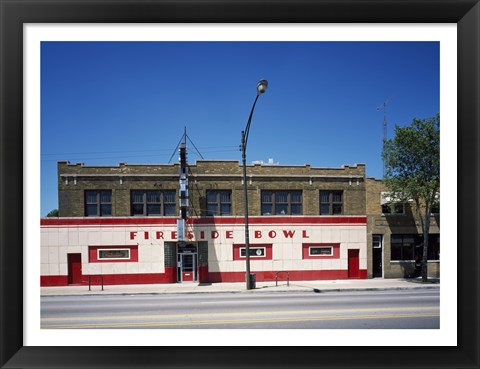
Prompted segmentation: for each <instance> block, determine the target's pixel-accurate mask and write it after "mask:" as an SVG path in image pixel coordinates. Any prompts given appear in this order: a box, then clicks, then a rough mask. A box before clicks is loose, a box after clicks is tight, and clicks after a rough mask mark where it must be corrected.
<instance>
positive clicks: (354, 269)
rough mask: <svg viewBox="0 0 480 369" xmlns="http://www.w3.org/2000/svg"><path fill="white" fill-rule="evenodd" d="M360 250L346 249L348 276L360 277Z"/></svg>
mask: <svg viewBox="0 0 480 369" xmlns="http://www.w3.org/2000/svg"><path fill="white" fill-rule="evenodd" d="M359 254H360V250H358V249H353V250H348V278H352V279H353V278H360V257H359Z"/></svg>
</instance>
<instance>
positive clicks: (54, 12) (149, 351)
mask: <svg viewBox="0 0 480 369" xmlns="http://www.w3.org/2000/svg"><path fill="white" fill-rule="evenodd" d="M0 16H1V18H0V21H1V41H0V42H1V75H0V92H1V93H0V97H1V101H0V114H1V122H0V140H1V141H0V227H1V228H0V263H1V264H0V278H1V279H0V288H1V290H0V294H1V295H0V308H1V311H0V366H1V367H2V368H479V365H480V359H479V349H478V348H479V347H480V342H479V336H480V330H479V322H480V320H479V311H480V306H479V293H478V287H479V279H480V278H479V276H480V274H479V270H480V260H479V240H478V237H479V235H478V226H479V214H478V209H479V196H478V192H479V170H478V169H479V154H480V153H479V147H480V146H479V143H480V141H479V127H480V121H479V120H480V119H479V118H480V113H479V105H480V104H479V102H480V99H479V97H480V96H479V88H480V79H479V71H480V60H479V56H480V39H479V38H480V37H479V36H480V5H479V3H478V0H377V1H371V0H325V1H322V0H316V1H314V0H297V1H295V0H257V1H240V0H233V1H228V0H195V1H191V0H138V1H135V0H124V1H122V0H118V1H111V0H96V1H88V0H63V1H60V0H30V1H23V0H0ZM162 22H168V23H176V22H182V23H190V22H193V23H417V22H419V23H456V24H457V27H458V28H457V30H458V72H457V77H458V102H457V103H458V105H457V107H458V198H457V202H458V224H457V229H458V254H457V257H458V316H457V321H458V345H457V346H456V347H431V346H425V347H360V346H359V347H295V346H289V347H269V346H268V343H266V345H267V346H264V347H228V346H226V347H201V346H197V347H194V346H191V345H190V344H188V345H187V346H184V347H30V346H25V347H24V346H23V332H24V327H23V271H22V265H23V256H24V255H23V247H22V245H23V211H22V209H23V170H24V168H23V133H24V132H23V29H22V27H23V25H24V24H25V23H162ZM444 226H446V227H448V224H446V225H444ZM452 319H454V317H452ZM247 339H248V338H247ZM286 340H288V337H286ZM287 344H288V342H287ZM360 344H361V342H360Z"/></svg>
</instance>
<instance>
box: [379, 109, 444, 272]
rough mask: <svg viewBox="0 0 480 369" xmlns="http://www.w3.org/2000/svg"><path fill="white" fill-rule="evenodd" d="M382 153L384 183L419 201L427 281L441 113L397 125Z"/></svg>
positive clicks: (398, 193)
mask: <svg viewBox="0 0 480 369" xmlns="http://www.w3.org/2000/svg"><path fill="white" fill-rule="evenodd" d="M382 156H383V159H384V162H385V178H384V183H385V185H386V187H387V188H388V189H389V191H390V192H391V194H392V197H393V198H395V199H396V200H398V201H402V202H407V201H413V202H414V204H415V209H416V212H417V216H418V217H419V219H420V223H421V227H422V233H423V241H424V245H423V257H422V279H423V280H424V281H426V280H427V274H428V271H427V251H428V233H429V230H430V214H431V210H432V207H434V206H437V205H438V202H439V201H440V197H439V191H440V115H439V114H437V115H436V116H434V117H431V118H426V119H413V122H412V123H411V124H410V125H408V126H405V127H399V126H396V127H395V137H394V138H393V139H391V140H385V142H384V148H383V153H382Z"/></svg>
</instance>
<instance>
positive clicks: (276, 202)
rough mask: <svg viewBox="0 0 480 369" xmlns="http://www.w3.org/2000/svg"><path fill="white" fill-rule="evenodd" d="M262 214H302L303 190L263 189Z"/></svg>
mask: <svg viewBox="0 0 480 369" xmlns="http://www.w3.org/2000/svg"><path fill="white" fill-rule="evenodd" d="M261 210H262V215H301V214H302V212H303V210H302V191H262V209H261Z"/></svg>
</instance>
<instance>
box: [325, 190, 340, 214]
mask: <svg viewBox="0 0 480 369" xmlns="http://www.w3.org/2000/svg"><path fill="white" fill-rule="evenodd" d="M341 214H343V191H320V215H341Z"/></svg>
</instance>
